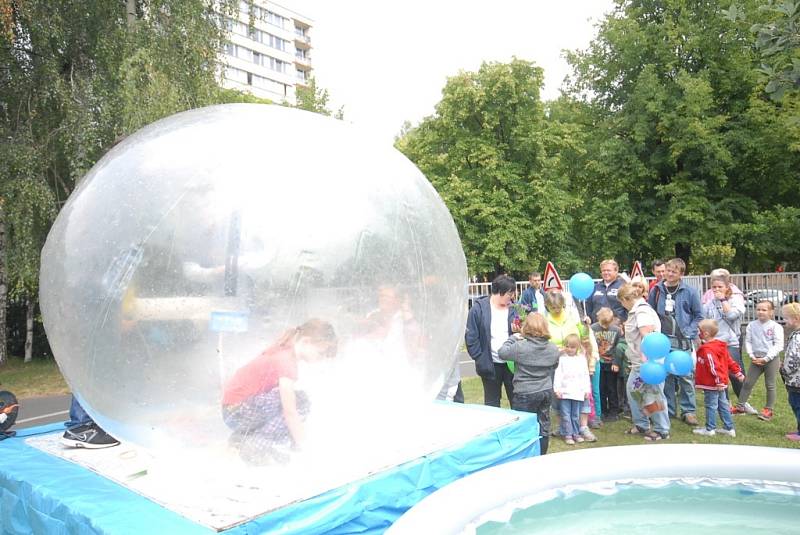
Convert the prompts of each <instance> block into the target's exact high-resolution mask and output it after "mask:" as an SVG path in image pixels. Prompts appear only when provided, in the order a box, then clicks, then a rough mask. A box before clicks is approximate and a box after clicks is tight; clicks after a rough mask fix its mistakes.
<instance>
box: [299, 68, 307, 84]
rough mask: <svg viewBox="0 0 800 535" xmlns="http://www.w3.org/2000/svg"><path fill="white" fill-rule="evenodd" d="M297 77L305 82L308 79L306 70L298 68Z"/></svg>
mask: <svg viewBox="0 0 800 535" xmlns="http://www.w3.org/2000/svg"><path fill="white" fill-rule="evenodd" d="M297 79H298V80H300V81H301V82H305V81H306V71H301V70H300V69H297Z"/></svg>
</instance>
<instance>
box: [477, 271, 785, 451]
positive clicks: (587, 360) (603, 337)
mask: <svg viewBox="0 0 800 535" xmlns="http://www.w3.org/2000/svg"><path fill="white" fill-rule="evenodd" d="M685 271H686V264H685V263H684V261H683V260H681V259H680V258H673V259H671V260H669V261H666V262H665V261H661V260H657V261H655V262H653V264H652V272H653V275H654V278H653V279H652V280H651V281H649V282H648V281H646V280H645V279H644V278H643V277H634V278H633V279H630V278H629V277H627V276H625V275H624V274H620V273H619V265H618V264H617V262H616V261H614V260H611V259H609V260H604V261H603V262H602V263H601V264H600V274H601V280H600V281H598V282H596V283H595V286H594V289H593V291H592V293H591V295H590V296H589V297H588V298H586V299H585V300H584V301H582V302H579V301H578V300H576V299H574V298H573V297H572V296H571V295H570V294H569V293H567V292H565V291H563V290H562V289H561V288H558V287H550V288H546V287H543V286H542V276H541V274H540V273H538V272H534V273H531V274H530V278H529V283H530V285H529V287H528V288H527V289H525V291H523V292H522V294H521V295H520V298H519V300H518V301H515V298H516V282H515V281H514V279H512V278H511V277H508V276H506V275H500V276H498V277H497V278H495V279H494V280H493V281H492V284H491V295H489V296H483V297H479V298H477V299H476V300H475V301H474V303H473V306H472V307H471V308H470V311H469V315H468V318H467V328H466V337H465V341H466V347H467V352H468V353H469V355H470V356H471V357H472V359H473V360H474V361H475V368H476V371H477V374H478V375H479V376H480V379H481V382H482V384H483V391H484V403H485V404H486V405H491V406H496V407H499V406H500V399H501V390H503V389H505V391H506V395H507V397H508V399H509V401H510V404H511V407H512V408H513V409H515V410H520V411H525V412H532V413H535V414H536V415H537V417H538V421H539V427H540V431H539V433H540V436H541V439H540V440H541V442H540V444H541V451H542V454H545V453H547V450H548V447H549V441H550V436H553V435H560V436H561V437H562V438H563V440H564V442H565V443H566V444H567V445H574V444H577V443H581V442H585V441H595V440H597V437H596V436H595V434H594V432H593V431H592V429H596V428H599V427H601V426H602V423H603V422H608V421H618V420H619V419H620V418H622V417H627V418H630V419H631V427H630V428H629V429H627V430H626V433H628V434H631V435H640V436H642V437H643V439H644V440H647V441H660V440H666V439H669V437H670V429H671V426H672V425H673V424H672V420H673V419H674V420H678V421H680V422H683V423H684V424H686V425H688V426H690V427H692V428H693V433H695V434H697V435H702V436H715V435H725V436H728V437H735V436H736V429H735V424H734V419H733V416H732V415H737V414H749V415H755V416H757V417H758V418H759V419H761V420H764V421H769V420H771V419H772V418H773V415H774V410H775V401H776V397H777V392H776V378H777V375H778V373H780V375H781V376H782V378H783V381H784V384H785V386H786V390H787V392H788V401H789V406H790V408H791V410H792V411H793V413H794V416H795V418H796V420H797V429H796V430H792V431H791V432H789V433H787V434H786V435H785V437H786V439H788V440H790V441H793V442H798V441H800V304H798V303H789V304H785V305H783V309H782V311H781V312H782V316H783V318H784V320H785V323H786V328H787V329H789V330H790V333H791V334H790V335H789V337H788V342H786V344H785V347H784V330H783V327H782V326H781V325H780V324H779V323H777V322H776V321H775V320H774V315H775V310H774V305H773V303H772V302H771V301H769V300H763V301H760V302H758V303H757V305H756V319H755V320H754V321H752V322H750V323H749V324H748V325H747V327H746V331H745V336H744V340H743V345H744V348H742V340H741V339H742V318H743V315H744V313H745V300H744V295H743V293H742V291H741V290H740V289H739V288H737V287H736V285H734V284H733V283H732V282H731V276H730V273H729V272H728V271H727V270H725V269H716V270H714V271H712V273H711V277H710V280H711V285H710V288H709V290H708V291H707V292H705V293H704V294H703V295H700V292H698V291H697V290H696V289H695V288H694V287H692V286H690V285H689V284H687V283H686V282H685V281H684V280H683V276H684V273H685ZM654 332H659V333H662V334H664V335H666V337H667V338H668V339H669V342H670V350H671V351H685V352H687V353H689V354H691V356H692V362H693V363H694V366H693V369H692V371H691V373H689V374H684V375H677V374H672V373H669V371H668V372H667V375H666V378H665V380H664V381H663V382H662V383H660V384H649V383H648V382H647V381H645V379H644V378H643V377H642V376H641V374H640V370H641V367H642V365H643V364H644V363H645V362H646V361H647V357H646V356H645V354H644V353H643V351H642V343H643V341H644V339H645V337H647V335H649V334H650V333H654ZM742 349H744V353H745V354H746V355H747V356H748V357H749V367H748V368H747V371H746V373H745V364H744V359H743V352H742ZM781 354H783V360H782V361H781ZM509 363H513V364H511V365H510V364H509ZM762 375H763V376H764V381H765V384H766V391H767V396H766V404H765V406H764V407H763V408H762V409H761V410H757V409H755V408H754V407H752V406H751V405H750V403H749V402H748V400H749V399H750V396H751V394H752V391H753V388H754V387H755V385H756V384H757V382H758V380H759V379H760V377H761V376H762ZM697 391H701V392H702V393H703V403H704V409H705V411H704V412H705V415H704V422H703V424H702V425H701V423H700V420H699V419H698V417H697V395H696V392H697ZM734 399H735V401H734ZM551 412H552V416H554V417H555V418H552V419H551ZM717 417H719V419H720V420H721V425H722V426H721V427H718V426H717ZM551 422H552V423H551Z"/></svg>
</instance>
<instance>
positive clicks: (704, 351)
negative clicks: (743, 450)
mask: <svg viewBox="0 0 800 535" xmlns="http://www.w3.org/2000/svg"><path fill="white" fill-rule="evenodd" d="M699 329H700V339H701V340H702V341H703V343H702V344H701V345H700V347H699V348H698V349H697V367H696V368H695V385H696V386H697V388H699V389H701V390H702V391H703V393H704V395H705V407H706V426H705V427H698V428H695V429H693V430H692V432H693V433H694V434H696V435H702V436H707V437H713V436H714V435H716V434H720V435H727V436H730V437H735V436H736V430H735V429H734V427H733V418H732V417H731V407H730V404H729V403H728V398H727V396H726V395H725V391H726V390H727V388H728V371H729V370H730V371H731V372H733V374H734V375H735V377H736V378H737V379H738V380H739V381H743V380H744V375H743V374H742V369H741V368H740V367H739V365H738V364H737V363H736V361H735V360H733V358H732V357H731V354H730V353H728V345H727V343H725V342H724V341H722V340H718V339H716V338H714V337H715V336H716V335H717V333H718V332H719V326H718V325H717V322H716V321H715V320H712V319H706V320H703V321H701V322H700V324H699ZM717 412H719V416H720V418H721V419H722V426H723V428H722V429H717Z"/></svg>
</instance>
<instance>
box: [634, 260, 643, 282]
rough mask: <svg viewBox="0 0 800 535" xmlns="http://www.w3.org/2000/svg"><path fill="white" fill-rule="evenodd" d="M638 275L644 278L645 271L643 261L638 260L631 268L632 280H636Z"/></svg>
mask: <svg viewBox="0 0 800 535" xmlns="http://www.w3.org/2000/svg"><path fill="white" fill-rule="evenodd" d="M636 277H639V278H640V279H642V280H644V271H642V263H641V262H639V261H638V260H636V261H635V262H634V263H633V267H632V268H631V280H634V279H635V278H636Z"/></svg>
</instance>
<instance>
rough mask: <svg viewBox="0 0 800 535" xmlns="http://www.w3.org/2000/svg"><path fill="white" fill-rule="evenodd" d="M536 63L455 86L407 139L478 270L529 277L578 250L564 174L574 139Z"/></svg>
mask: <svg viewBox="0 0 800 535" xmlns="http://www.w3.org/2000/svg"><path fill="white" fill-rule="evenodd" d="M542 81H543V72H542V70H541V69H540V68H539V67H536V66H535V65H533V64H532V63H530V62H527V61H523V60H517V59H515V60H513V61H511V62H510V63H507V64H501V63H484V64H483V65H482V66H481V67H480V69H479V70H478V71H477V72H461V73H459V74H458V75H456V76H453V77H451V78H450V79H448V81H447V84H446V85H445V87H444V89H443V91H442V100H441V102H439V104H438V105H437V106H436V113H435V114H434V115H433V116H431V117H428V118H426V119H425V120H424V121H422V123H421V124H420V125H419V126H418V127H416V128H414V129H411V130H410V131H407V132H406V133H405V136H404V137H402V138H401V139H399V140H398V142H397V145H398V148H399V149H400V150H401V151H403V152H404V153H405V154H406V155H407V156H408V157H409V158H411V159H412V160H413V161H415V162H416V163H417V165H418V166H419V167H420V168H421V169H422V171H423V172H424V173H425V174H426V175H427V176H428V178H429V179H430V180H431V182H432V183H433V185H434V186H435V187H436V188H437V190H438V191H439V193H440V194H441V195H442V198H443V199H444V202H445V203H446V204H447V206H448V208H449V209H450V211H451V213H452V214H453V218H454V220H455V222H456V226H457V227H458V230H459V232H460V234H461V237H462V242H463V244H464V248H465V253H466V257H467V262H468V264H469V267H470V270H471V271H472V272H473V273H498V272H503V271H511V272H519V273H522V272H524V271H525V270H527V269H528V266H529V265H530V263H531V262H532V261H537V260H546V259H548V258H552V255H560V254H561V252H563V251H569V250H571V247H569V246H568V243H569V240H570V236H569V232H568V230H569V228H570V217H571V216H570V214H571V213H572V211H573V209H574V199H573V198H572V196H571V195H570V194H569V192H568V188H567V185H568V181H567V180H566V178H565V177H564V175H562V174H560V173H557V172H555V171H556V170H557V169H558V167H559V165H560V163H559V152H560V151H559V147H560V144H561V143H562V138H563V137H564V135H565V132H562V131H560V130H559V128H560V125H556V126H555V127H553V128H551V125H550V124H549V123H548V121H547V120H546V117H545V114H544V106H543V104H542V102H541V100H540V98H539V92H540V89H541V86H542Z"/></svg>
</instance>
